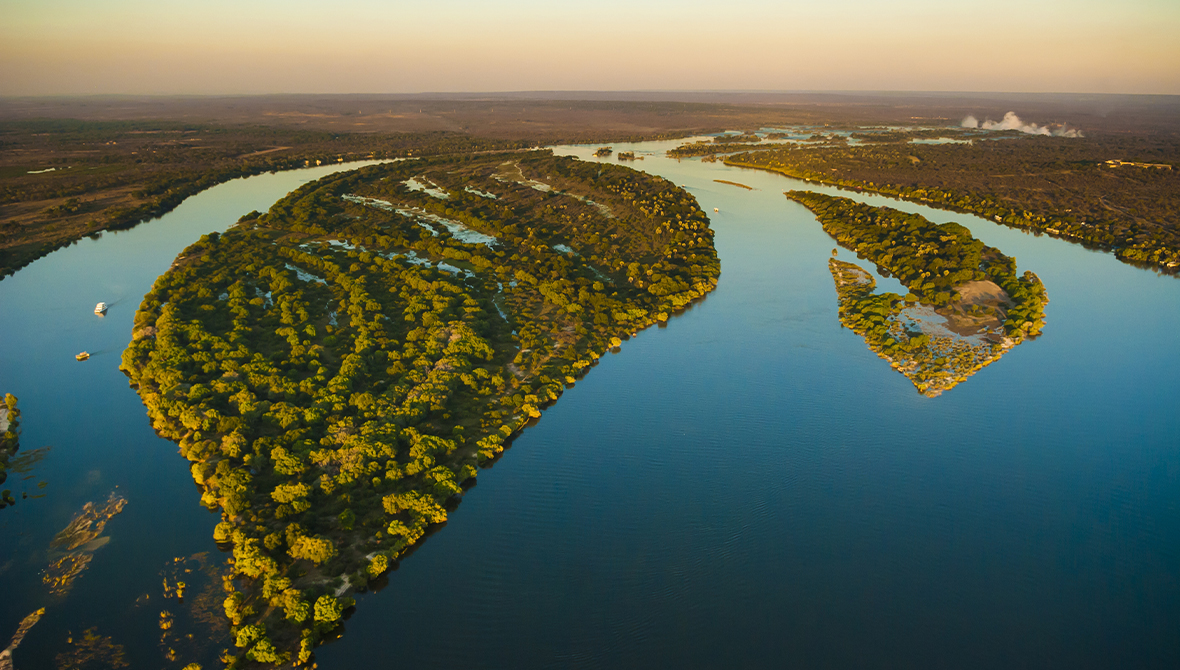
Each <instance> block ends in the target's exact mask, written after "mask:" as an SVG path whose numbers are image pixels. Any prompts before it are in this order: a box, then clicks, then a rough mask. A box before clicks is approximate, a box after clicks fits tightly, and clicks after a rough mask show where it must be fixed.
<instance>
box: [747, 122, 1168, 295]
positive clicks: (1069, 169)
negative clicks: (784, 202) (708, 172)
mask: <svg viewBox="0 0 1180 670" xmlns="http://www.w3.org/2000/svg"><path fill="white" fill-rule="evenodd" d="M1119 161H1127V162H1131V163H1139V165H1130V164H1120V163H1119ZM725 163H726V164H727V165H733V166H737V167H750V168H759V169H765V170H772V171H775V172H781V173H783V174H785V175H787V176H790V177H795V178H799V179H806V180H809V181H814V182H819V183H824V184H833V185H837V186H841V187H845V188H854V189H858V190H865V191H873V192H877V193H881V194H884V195H890V196H894V197H898V198H902V199H905V200H911V201H913V202H920V203H923V204H927V205H931V206H934V207H939V208H943V209H950V210H954V211H961V212H968V213H972V214H977V215H979V216H983V217H986V218H988V219H992V220H994V221H997V222H999V223H1002V224H1004V225H1007V226H1012V227H1016V228H1022V229H1026V230H1031V231H1036V232H1039V233H1045V234H1049V235H1053V236H1056V237H1060V238H1062V239H1067V240H1071V241H1074V242H1080V243H1083V244H1087V245H1090V246H1094V247H1097V248H1102V249H1107V250H1111V251H1113V252H1114V253H1115V255H1116V256H1117V257H1118V258H1119V259H1121V260H1123V261H1125V262H1128V263H1133V264H1137V265H1143V266H1146V267H1153V268H1156V269H1160V270H1163V271H1168V272H1175V271H1176V270H1177V268H1180V170H1177V169H1175V167H1176V166H1177V165H1180V144H1178V143H1177V141H1176V140H1174V139H1171V138H1168V137H1163V136H1128V137H1117V136H1116V137H1111V136H1103V137H1097V138H1090V137H1086V138H1069V139H1065V138H1059V137H1043V136H1029V135H1019V134H1017V133H1015V131H1012V132H1011V133H1009V135H1008V136H1007V137H1005V138H1004V139H995V140H986V141H983V140H976V141H975V142H973V143H970V144H911V143H908V142H904V143H903V142H887V143H882V144H870V145H861V146H840V147H831V146H829V147H793V146H779V147H776V148H774V149H768V150H764V151H755V152H744V153H736V154H733V155H730V156H729V157H727V158H726V159H725ZM1147 164H1151V165H1154V166H1158V167H1145V165H1147Z"/></svg>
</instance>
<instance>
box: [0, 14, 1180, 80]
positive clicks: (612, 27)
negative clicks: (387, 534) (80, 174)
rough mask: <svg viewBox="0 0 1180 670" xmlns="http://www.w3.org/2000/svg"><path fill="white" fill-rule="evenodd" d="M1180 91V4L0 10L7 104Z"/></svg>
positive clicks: (0, 64)
mask: <svg viewBox="0 0 1180 670" xmlns="http://www.w3.org/2000/svg"><path fill="white" fill-rule="evenodd" d="M542 90H608V91H628V90H678V91H683V90H898V91H999V92H1077V93H1157V94H1180V0H1123V1H1121V2H1116V1H1109V0H1107V1H1101V2H1100V1H1097V0H1069V1H1067V0H1035V1H1034V0H1029V1H1028V2H1014V1H1010V0H999V1H993V2H989V1H987V0H981V1H977V2H970V3H967V2H945V1H944V2H933V1H931V0H892V1H890V2H880V1H878V2H870V1H868V0H808V1H807V2H798V1H796V0H777V1H774V2H768V1H765V0H726V1H725V2H703V1H701V0H681V1H677V2H672V1H669V0H663V1H653V0H594V1H586V0H566V1H564V2H561V1H556V0H555V1H551V2H539V1H536V0H513V1H503V2H488V1H487V0H484V1H475V0H432V1H431V2H425V1H420V0H386V1H378V0H333V1H331V2H325V1H323V0H317V1H316V2H310V1H307V0H282V1H279V0H201V1H200V2H196V1H193V0H189V1H188V2H177V1H174V0H103V1H102V2H95V1H94V0H87V1H82V0H0V95H5V96H17V95H79V94H202V95H220V94H255V93H421V92H460V91H462V92H476V91H542Z"/></svg>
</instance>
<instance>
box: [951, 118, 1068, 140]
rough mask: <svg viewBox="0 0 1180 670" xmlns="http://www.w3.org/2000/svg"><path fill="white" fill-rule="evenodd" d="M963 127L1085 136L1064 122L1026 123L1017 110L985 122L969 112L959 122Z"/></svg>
mask: <svg viewBox="0 0 1180 670" xmlns="http://www.w3.org/2000/svg"><path fill="white" fill-rule="evenodd" d="M959 125H960V126H962V127H963V128H980V129H983V130H1018V131H1020V132H1022V133H1026V134H1028V135H1046V136H1051V137H1085V135H1083V134H1082V131H1080V130H1078V129H1076V128H1070V127H1068V126H1066V125H1064V124H1062V125H1044V126H1038V125H1037V124H1035V123H1025V122H1024V121H1022V120H1020V117H1019V116H1017V115H1016V112H1008V113H1007V114H1005V115H1004V118H1003V119H1001V120H999V121H992V120H991V119H988V120H986V121H984V122H983V123H980V122H979V119H977V118H975V117H974V116H972V115H970V114H968V115H967V116H966V117H964V118H963V121H962V122H961V123H960V124H959Z"/></svg>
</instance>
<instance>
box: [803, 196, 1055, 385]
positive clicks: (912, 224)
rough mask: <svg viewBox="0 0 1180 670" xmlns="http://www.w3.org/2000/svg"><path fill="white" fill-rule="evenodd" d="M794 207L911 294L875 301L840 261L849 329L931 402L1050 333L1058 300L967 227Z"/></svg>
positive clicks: (880, 213)
mask: <svg viewBox="0 0 1180 670" xmlns="http://www.w3.org/2000/svg"><path fill="white" fill-rule="evenodd" d="M786 195H787V197H788V198H790V199H791V200H794V201H796V202H798V203H800V204H802V205H803V206H805V207H807V208H808V209H810V210H811V211H812V212H814V213H815V215H816V218H817V219H819V221H820V223H821V224H822V225H823V228H824V231H825V232H827V233H828V234H829V235H831V236H832V237H834V238H835V239H836V241H837V242H838V243H839V244H840V245H841V246H844V247H845V248H847V249H850V250H852V251H854V252H856V254H857V255H858V256H860V257H861V258H864V259H866V260H868V261H870V262H872V263H874V264H875V265H876V266H877V268H878V269H879V270H880V271H883V272H885V273H886V274H887V275H892V276H895V277H897V279H898V280H899V281H900V282H901V283H902V284H903V285H904V286H905V287H906V288H907V289H908V290H909V293H907V294H906V295H905V296H900V295H897V294H896V293H875V292H874V291H875V289H876V280H875V279H873V277H872V275H871V274H869V273H868V272H866V271H865V270H864V269H863V268H861V267H859V266H857V265H856V264H854V263H848V262H844V261H840V260H837V259H835V258H833V259H831V260H830V261H829V262H828V263H829V269H830V270H831V272H832V277H833V279H834V280H835V282H836V293H837V296H838V298H839V301H840V321H841V323H843V324H844V325H845V326H847V327H848V328H851V329H852V330H853V331H854V332H856V333H857V334H858V335H860V336H861V337H863V338H865V342H867V343H868V345H869V348H870V349H872V350H873V351H874V352H876V353H877V354H878V355H879V356H881V357H882V358H884V359H886V360H887V361H889V363H890V364H891V365H892V366H893V367H894V368H896V369H897V370H898V371H899V372H901V373H902V374H904V375H905V376H906V377H907V378H909V379H910V381H912V382H913V383H914V385H915V386H916V387H917V389H918V391H919V392H920V393H921V394H923V395H925V396H928V397H934V396H937V395H940V394H941V393H942V392H943V391H946V390H948V389H950V388H953V387H954V386H955V385H957V384H959V383H961V382H963V381H965V380H966V378H967V377H969V376H970V375H972V374H974V373H975V372H977V371H979V370H980V369H982V368H983V367H984V366H986V365H989V364H990V363H992V362H994V361H996V360H998V359H999V358H1000V356H1002V355H1003V354H1004V352H1006V351H1008V350H1009V349H1010V348H1012V347H1013V346H1015V345H1017V344H1019V343H1020V342H1022V341H1023V340H1024V339H1025V338H1029V337H1036V336H1037V335H1039V334H1040V332H1041V329H1042V328H1043V327H1044V318H1045V303H1047V302H1048V296H1047V295H1046V293H1045V287H1044V286H1043V285H1042V284H1041V280H1040V279H1039V278H1038V277H1037V276H1036V275H1035V274H1033V273H1032V272H1025V273H1024V274H1023V275H1022V276H1018V275H1017V274H1016V261H1015V259H1013V258H1011V257H1008V256H1005V255H1004V254H1002V253H1000V251H999V250H998V249H996V248H994V247H989V246H987V245H985V244H983V243H982V242H980V241H979V240H977V239H975V238H974V237H973V236H972V235H971V231H969V230H967V229H966V228H964V227H963V226H960V225H959V224H957V223H944V224H936V223H933V222H931V221H929V220H927V219H926V218H924V217H922V216H919V215H917V214H907V213H905V212H900V211H898V210H895V209H892V208H889V207H872V206H870V205H865V204H862V203H859V202H856V201H855V200H851V199H849V198H839V197H834V196H829V195H823V194H820V193H812V192H809V191H789V192H787V194H786Z"/></svg>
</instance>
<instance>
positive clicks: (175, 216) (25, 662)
mask: <svg viewBox="0 0 1180 670" xmlns="http://www.w3.org/2000/svg"><path fill="white" fill-rule="evenodd" d="M363 164H367V163H360V164H353V165H354V166H355V165H363ZM341 169H347V168H344V167H342V166H324V167H318V168H310V169H306V170H295V171H291V172H284V173H279V174H266V175H260V176H256V177H251V178H249V179H238V180H234V181H232V182H228V183H226V184H222V185H220V186H216V187H214V188H212V189H210V190H208V191H205V192H203V193H201V194H199V195H196V196H193V197H191V198H189V199H188V200H186V201H185V202H184V203H182V204H181V205H180V206H179V207H178V208H176V210H174V211H173V212H171V213H169V214H167V215H165V216H163V217H161V218H160V219H158V220H155V221H151V222H149V223H146V224H143V225H141V226H139V227H136V228H133V229H131V230H127V231H123V232H119V233H117V234H116V233H111V232H107V233H105V234H104V235H103V236H102V237H101V239H98V240H91V239H84V240H81V241H79V242H78V243H77V244H74V245H73V246H70V247H66V248H64V249H61V250H59V251H55V252H53V253H52V254H50V255H48V256H46V257H45V258H42V259H40V260H38V261H36V262H35V263H33V264H32V265H29V266H28V267H26V268H24V269H22V270H20V271H19V272H17V273H16V274H15V275H12V276H11V277H8V278H7V279H5V280H4V281H0V394H3V393H12V394H14V395H16V396H17V397H18V398H19V399H20V404H19V408H20V410H21V413H22V417H21V438H20V442H21V453H28V452H30V451H32V450H34V449H38V448H43V447H46V446H48V447H50V450H49V452H48V455H47V456H46V457H45V458H44V459H43V460H41V462H40V463H38V464H37V465H36V466H35V467H34V469H33V471H32V472H31V473H29V476H30V479H29V480H27V481H22V478H21V476H19V475H14V474H11V473H10V475H9V478H8V481H6V482H5V483H4V485H3V486H2V487H0V488H6V489H11V490H12V491H13V493H14V494H15V496H16V497H17V498H18V499H19V498H20V497H21V492H22V491H26V492H28V493H29V494H30V495H40V494H44V497H42V498H36V499H27V500H19V501H18V502H17V504H16V505H15V506H14V507H10V508H6V509H3V510H0V549H2V551H0V640H2V642H0V647H4V646H8V640H9V638H10V636H11V635H12V634H13V633H15V632H16V628H17V626H18V625H19V623H20V621H21V619H23V618H24V617H25V616H26V615H28V614H30V613H31V612H32V611H34V610H36V609H37V608H40V607H45V608H46V613H45V617H44V618H43V619H41V621H40V622H39V623H37V625H36V626H34V627H33V629H32V631H31V632H30V633H29V635H28V637H26V638H25V640H24V642H23V644H22V645H21V646H20V647H19V648H18V650H17V651H16V652H15V653H14V659H15V662H16V668H18V670H21V669H27V668H53V667H55V666H56V664H55V661H54V658H55V656H56V654H58V653H60V652H62V651H66V650H67V649H68V645H67V644H66V640H67V639H69V638H70V636H71V633H72V634H73V635H74V636H75V637H77V636H78V634H80V633H81V632H82V631H84V630H87V629H90V628H92V627H93V628H96V631H95V632H96V634H98V635H101V636H109V637H111V638H112V643H114V644H122V645H123V647H124V653H125V659H126V661H127V662H129V663H131V665H132V667H136V668H138V667H161V666H162V665H164V658H163V656H162V653H163V652H162V651H161V649H160V648H159V640H160V637H161V634H162V631H161V630H160V627H159V618H160V612H161V611H162V610H167V611H170V612H172V613H173V614H179V613H181V612H182V610H184V609H186V605H182V604H179V603H177V601H176V600H175V599H169V600H166V599H164V598H162V593H163V588H162V571H164V570H165V569H166V568H167V567H168V564H170V563H172V562H173V560H174V559H175V558H177V557H189V556H192V555H193V554H197V553H201V552H207V553H208V554H209V557H210V560H212V561H214V562H221V561H224V556H222V555H220V554H219V552H218V551H217V548H216V547H215V546H214V544H213V541H212V538H213V536H212V532H213V526H214V525H216V523H217V521H219V520H220V518H219V517H218V516H217V515H215V514H213V513H211V512H209V511H208V510H206V509H205V508H203V507H201V505H200V503H199V501H200V492H199V491H198V490H197V487H196V485H195V484H194V483H193V480H192V476H191V475H190V474H189V472H188V464H187V463H186V461H185V460H184V459H183V458H182V457H181V456H179V455H178V453H177V448H176V445H175V444H174V443H172V442H170V441H167V440H163V439H161V438H159V437H157V436H156V435H155V433H154V432H153V431H152V429H151V426H150V425H149V423H148V420H147V414H146V411H145V409H144V407H143V404H142V403H141V402H140V400H139V396H137V395H136V394H135V391H134V390H133V389H132V388H130V387H129V386H128V383H127V377H125V376H124V375H123V373H122V372H120V371H119V360H120V356H121V354H122V351H123V348H124V347H125V346H127V342H128V341H130V335H131V326H132V322H133V317H134V315H135V310H136V309H137V308H138V307H139V303H140V300H142V299H143V294H144V293H146V292H147V290H148V289H150V288H151V286H152V283H153V282H154V281H155V279H156V277H157V276H159V275H160V274H161V273H163V272H164V271H165V270H167V269H168V266H169V265H170V264H171V263H172V260H173V259H174V258H175V257H176V255H177V254H178V253H180V251H181V250H182V249H184V248H185V247H186V246H188V245H189V244H192V243H193V242H195V241H196V240H197V239H198V238H199V237H200V236H201V235H204V234H205V233H209V232H212V231H215V230H224V229H226V228H227V227H229V225H231V224H232V223H233V222H234V221H236V220H237V219H238V217H239V216H241V215H242V214H245V213H246V212H249V211H251V210H255V209H258V210H266V209H267V208H269V207H270V205H271V204H272V203H274V202H275V201H276V200H278V199H279V198H281V197H283V196H284V195H286V194H287V193H288V192H290V191H291V190H292V189H294V188H296V187H298V186H299V185H300V184H302V183H304V182H307V181H310V180H312V179H317V178H319V177H321V176H323V175H326V174H330V173H332V172H336V171H339V170H341ZM99 301H105V302H106V303H107V304H108V305H109V310H108V312H107V314H106V316H96V315H95V314H94V305H95V303H97V302H99ZM83 350H86V351H89V352H90V354H91V358H90V359H89V360H87V361H84V362H78V361H75V360H74V354H76V353H78V352H80V351H83ZM38 482H46V485H45V486H44V488H38V487H37V486H36V484H37V483H38ZM112 491H115V492H117V493H118V494H119V495H122V496H123V497H125V498H126V499H127V501H128V502H127V506H126V508H125V509H124V511H123V512H122V513H121V514H119V515H118V516H116V517H114V518H113V519H112V520H111V521H109V522H108V524H107V526H106V529H105V533H104V535H105V536H107V537H110V538H111V540H110V542H109V544H107V545H106V546H103V547H101V548H99V549H98V550H97V551H96V552H94V555H93V558H92V560H91V563H90V565H89V567H88V569H87V570H86V571H85V572H84V573H83V574H82V575H81V576H80V577H79V578H78V579H77V580H76V581H75V583H74V587H73V589H72V590H71V591H70V592H69V594H68V595H67V596H66V597H65V598H58V597H52V596H50V595H49V593H48V589H47V588H46V587H45V586H44V585H43V584H42V581H41V574H42V571H44V570H45V568H46V566H47V564H48V562H49V560H50V557H49V555H48V554H47V551H48V548H49V543H50V541H51V540H52V539H53V536H54V535H55V534H56V533H57V532H58V531H60V530H61V529H62V528H64V527H65V526H66V524H68V523H69V522H70V520H71V519H72V518H73V517H74V515H75V514H77V513H78V512H79V511H80V510H81V509H82V506H83V505H84V504H85V503H86V502H90V501H93V502H95V503H96V504H101V503H103V502H104V501H106V500H107V497H108V495H109V494H110V493H111V492H112ZM188 583H189V584H191V585H192V587H193V588H192V590H190V592H189V598H188V606H191V605H192V604H193V600H194V597H193V596H194V595H195V594H196V592H197V590H198V588H199V587H201V586H204V584H203V583H202V582H201V581H200V580H199V579H198V578H197V577H196V575H191V576H189V578H188ZM144 596H147V598H144ZM221 597H222V598H224V596H221ZM195 634H197V635H202V636H204V637H206V638H208V637H210V635H211V633H210V631H209V629H208V628H207V627H205V628H199V629H196V633H195ZM218 641H221V640H218ZM207 651H208V652H209V653H206V655H205V656H202V657H201V659H199V660H202V661H207V659H208V658H213V659H215V658H216V652H217V651H219V649H217V650H211V651H209V650H207ZM190 660H192V659H190ZM181 665H183V664H181ZM177 667H180V666H177Z"/></svg>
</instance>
